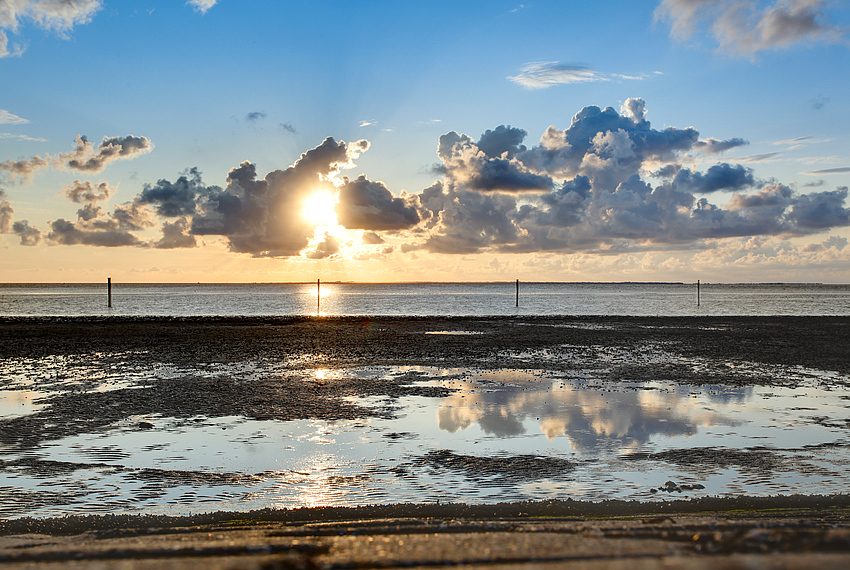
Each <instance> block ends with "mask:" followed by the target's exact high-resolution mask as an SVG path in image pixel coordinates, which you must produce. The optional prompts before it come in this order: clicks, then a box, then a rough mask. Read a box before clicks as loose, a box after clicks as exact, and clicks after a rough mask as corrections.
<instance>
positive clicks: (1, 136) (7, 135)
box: [0, 133, 47, 142]
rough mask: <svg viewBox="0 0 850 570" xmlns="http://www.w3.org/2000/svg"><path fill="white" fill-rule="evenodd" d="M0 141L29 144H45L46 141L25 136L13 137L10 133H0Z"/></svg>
mask: <svg viewBox="0 0 850 570" xmlns="http://www.w3.org/2000/svg"><path fill="white" fill-rule="evenodd" d="M0 139H14V140H19V141H31V142H47V139H42V138H38V137H28V136H27V135H15V134H12V133H0Z"/></svg>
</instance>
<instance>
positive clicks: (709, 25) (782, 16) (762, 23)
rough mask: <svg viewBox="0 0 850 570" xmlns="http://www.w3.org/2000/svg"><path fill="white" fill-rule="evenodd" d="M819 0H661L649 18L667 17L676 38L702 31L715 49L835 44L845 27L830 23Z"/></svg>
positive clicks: (749, 50) (747, 50)
mask: <svg viewBox="0 0 850 570" xmlns="http://www.w3.org/2000/svg"><path fill="white" fill-rule="evenodd" d="M827 4H828V3H827V2H826V1H825V0H775V1H771V2H759V1H756V0H663V1H662V2H661V3H660V4H659V5H658V7H657V8H656V9H655V20H656V21H659V20H665V21H669V22H670V24H671V35H672V36H673V37H674V38H676V39H679V40H683V39H688V38H690V37H692V36H695V35H698V34H700V33H702V32H704V31H705V32H707V33H709V34H710V35H711V36H713V38H714V40H715V41H716V42H717V44H718V47H719V49H720V50H721V51H723V52H726V53H731V54H739V55H750V56H752V55H755V54H757V53H759V52H762V51H767V50H774V49H781V48H788V47H790V46H792V45H795V44H799V43H817V42H838V41H841V40H842V38H843V37H844V35H845V32H846V30H845V29H843V28H840V27H838V26H835V25H833V24H831V23H830V22H829V21H828V20H827V16H826V15H825V8H826V7H827Z"/></svg>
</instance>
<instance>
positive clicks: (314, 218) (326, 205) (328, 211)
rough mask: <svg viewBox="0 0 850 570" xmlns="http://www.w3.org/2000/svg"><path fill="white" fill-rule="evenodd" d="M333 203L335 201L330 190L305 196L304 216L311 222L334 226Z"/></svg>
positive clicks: (334, 213) (334, 203)
mask: <svg viewBox="0 0 850 570" xmlns="http://www.w3.org/2000/svg"><path fill="white" fill-rule="evenodd" d="M335 205H336V201H335V200H334V197H333V195H331V193H330V192H324V191H319V192H316V193H314V194H312V195H311V196H310V197H309V198H307V200H306V202H305V203H304V216H305V217H306V218H307V219H308V220H310V221H311V222H315V223H317V224H319V225H322V226H335V225H336V212H334V206H335Z"/></svg>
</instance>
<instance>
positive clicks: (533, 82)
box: [508, 61, 648, 89]
mask: <svg viewBox="0 0 850 570" xmlns="http://www.w3.org/2000/svg"><path fill="white" fill-rule="evenodd" d="M646 77H648V76H647V75H625V74H622V73H602V72H600V71H595V70H593V69H588V68H587V67H584V66H582V65H571V64H568V63H561V62H558V61H533V62H531V63H527V64H525V66H524V67H523V68H522V69H521V70H520V73H519V75H512V76H509V77H508V79H510V80H511V81H513V82H514V83H516V84H518V85H522V86H523V87H525V88H526V89H546V88H547V87H552V86H554V85H567V84H570V83H591V82H595V81H610V80H612V79H620V80H629V81H640V80H643V79H645V78H646Z"/></svg>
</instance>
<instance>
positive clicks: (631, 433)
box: [0, 354, 850, 517]
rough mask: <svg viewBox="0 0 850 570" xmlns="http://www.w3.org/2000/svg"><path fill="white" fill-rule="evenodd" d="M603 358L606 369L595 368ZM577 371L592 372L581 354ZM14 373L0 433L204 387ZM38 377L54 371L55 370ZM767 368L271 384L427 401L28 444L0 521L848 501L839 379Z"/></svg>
mask: <svg viewBox="0 0 850 570" xmlns="http://www.w3.org/2000/svg"><path fill="white" fill-rule="evenodd" d="M514 356H515V357H517V358H524V357H525V355H518V356H517V355H514ZM534 357H535V358H536V359H538V360H539V359H540V355H539V354H537V355H535V356H534ZM631 357H632V358H634V357H635V355H634V354H632V355H631ZM617 358H619V356H618V355H616V354H608V358H607V359H606V360H604V361H603V362H609V361H611V360H612V359H615V360H616V359H617ZM593 359H594V361H595V362H600V360H599V359H598V355H596V354H595V355H593ZM684 364H686V365H687V366H689V367H691V368H692V369H699V368H700V367H701V366H703V365H704V363H700V362H695V361H694V362H687V363H684ZM20 365H21V367H23V368H21V369H20V370H18V371H17V372H15V371H14V370H12V369H10V368H7V375H6V376H5V378H4V380H5V385H4V387H5V388H10V387H13V388H14V389H8V390H3V391H0V397H2V398H3V399H2V406H0V419H2V420H3V421H6V420H8V419H10V418H18V419H19V420H20V419H21V416H27V415H30V416H32V418H36V417H37V414H38V413H39V412H42V411H44V409H45V408H47V407H49V406H50V405H58V404H51V402H53V401H54V400H52V399H51V397H54V396H55V395H56V394H57V393H58V391H61V390H66V391H67V390H82V389H84V390H89V391H93V392H98V391H104V390H107V391H108V390H112V389H115V390H118V387H120V388H134V389H136V390H140V391H144V390H145V386H146V385H149V384H151V383H153V382H155V381H165V380H169V379H172V378H175V377H181V376H184V377H185V376H186V375H187V374H188V375H190V376H191V378H195V379H202V378H207V377H211V376H210V375H211V374H212V372H210V371H208V370H192V371H185V370H180V369H176V368H162V367H160V368H156V369H153V370H148V371H147V372H146V373H145V372H141V371H139V370H130V371H129V372H126V371H125V373H123V374H122V375H117V374H112V373H110V372H108V371H106V372H104V371H103V369H102V368H101V369H100V375H99V376H94V378H96V379H97V380H96V381H94V380H92V376H88V377H86V379H85V381H84V379H83V378H81V377H77V376H74V374H71V376H72V377H68V378H66V379H65V380H62V379H61V378H57V376H58V374H54V375H53V376H52V377H51V376H50V374H49V373H43V377H40V378H39V379H38V380H39V381H38V382H36V381H34V380H31V377H30V376H28V375H27V374H26V373H25V372H26V371H25V370H24V372H21V370H23V369H24V368H25V367H26V366H29V367H30V368H32V369H35V368H37V366H35V364H34V363H20ZM714 366H723V367H725V368H728V369H729V370H728V371H727V373H728V374H730V375H738V376H739V377H741V378H748V377H749V376H748V375H750V374H751V370H749V369H748V367H747V365H746V364H745V363H743V364H742V363H736V364H735V365H734V366H732V365H731V364H730V365H729V366H727V365H726V364H723V363H721V364H718V365H714ZM55 368H56V370H54V372H56V371H59V370H60V369H61V370H65V368H64V364H61V363H57V364H56V367H55ZM779 368H780V367H777V370H775V371H773V372H775V374H776V377H777V378H780V379H781V380H782V381H781V382H779V383H780V384H782V385H779V386H763V385H750V386H743V387H742V386H739V385H737V384H736V383H735V382H732V383H730V384H709V385H691V384H685V385H681V384H679V383H676V382H669V381H660V380H651V381H645V382H629V381H622V380H618V381H612V380H609V379H606V377H605V375H604V374H601V373H600V369H599V368H596V369H587V370H582V369H581V367H578V368H576V369H574V370H573V371H572V372H571V373H569V374H568V373H564V372H556V371H552V372H546V371H542V370H531V369H528V370H519V369H512V368H511V369H502V370H488V371H483V370H471V369H453V368H438V367H363V368H347V369H324V368H315V369H312V370H311V371H310V373H309V374H307V375H305V374H304V373H296V372H287V371H281V370H279V369H274V374H275V375H277V376H276V378H278V380H279V382H281V383H283V382H284V381H291V380H293V379H296V380H303V381H311V382H317V383H319V384H323V383H325V384H327V383H333V382H344V381H352V382H359V381H364V382H365V381H389V382H396V383H399V384H401V383H414V384H416V385H418V386H421V387H423V389H424V388H428V389H431V391H427V390H426V391H424V392H423V394H425V395H401V396H392V395H387V394H379V395H374V396H368V397H363V396H356V395H350V396H346V397H345V399H346V401H347V402H348V403H350V404H353V405H356V406H359V407H361V408H364V409H367V410H373V411H376V413H374V414H373V415H372V416H370V417H362V418H356V419H346V420H338V421H326V420H315V419H300V420H293V421H280V420H274V419H266V420H262V419H250V418H247V417H245V416H242V415H220V416H212V415H199V414H196V415H192V416H184V417H177V416H169V415H157V414H144V415H139V414H131V415H127V416H126V417H124V418H123V419H121V420H120V421H115V422H112V423H109V424H107V425H98V426H97V427H96V428H92V429H90V430H86V429H80V430H79V431H78V432H77V433H76V435H67V436H64V437H47V438H45V439H43V440H40V441H39V443H38V445H32V446H28V447H27V446H23V447H21V446H14V445H11V444H7V445H5V446H3V447H1V448H0V452H2V458H3V461H2V462H1V463H0V515H2V516H5V517H19V516H61V515H64V514H68V513H76V514H84V513H103V512H110V513H137V512H146V513H156V514H175V515H182V514H191V513H198V512H209V511H214V510H239V511H245V510H251V509H260V508H266V507H310V506H320V505H364V504H386V503H397V502H417V503H421V502H435V501H440V502H461V503H463V502H465V503H493V502H503V501H521V500H540V499H549V498H558V499H566V498H573V499H581V500H600V499H611V498H621V499H637V500H662V499H669V498H670V496H671V494H673V495H675V496H676V497H677V498H684V497H697V496H706V495H738V494H747V495H774V494H794V493H803V494H818V493H841V492H844V491H845V490H846V489H847V487H848V485H850V469H848V464H850V438H849V437H848V435H850V432H848V429H850V411H848V407H849V406H850V400H848V395H847V390H846V388H845V386H846V385H847V381H848V379H847V378H846V377H843V376H840V375H835V374H831V373H827V372H823V371H817V370H804V369H799V368H794V369H779ZM9 370H12V372H8V371H9ZM41 370H44V369H43V368H41ZM75 370H77V372H79V370H81V369H75ZM86 370H87V369H86ZM262 370H268V368H267V367H266V368H264V365H263V363H259V362H245V363H237V364H233V365H230V366H228V367H227V371H226V372H227V374H228V375H230V376H231V377H235V378H236V379H237V380H238V381H239V382H248V383H250V382H251V378H252V377H254V376H256V375H257V374H260V373H261V371H262ZM763 371H764V367H762V373H763ZM217 373H218V374H221V373H222V371H221V369H219V370H218V371H217ZM75 374H76V372H75ZM146 374H147V376H146ZM299 374H300V375H299ZM197 381H200V380H197ZM69 386H70V388H69ZM140 393H141V392H140ZM435 394H438V395H435ZM107 395H108V394H107ZM282 397H285V395H284V396H282ZM79 421H82V422H85V421H87V418H79ZM668 481H672V484H666V483H667V482H668ZM665 484H666V485H665Z"/></svg>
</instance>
